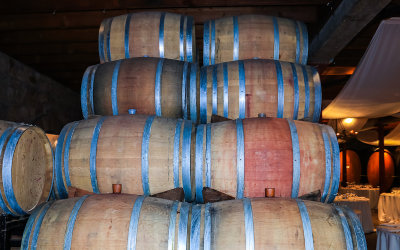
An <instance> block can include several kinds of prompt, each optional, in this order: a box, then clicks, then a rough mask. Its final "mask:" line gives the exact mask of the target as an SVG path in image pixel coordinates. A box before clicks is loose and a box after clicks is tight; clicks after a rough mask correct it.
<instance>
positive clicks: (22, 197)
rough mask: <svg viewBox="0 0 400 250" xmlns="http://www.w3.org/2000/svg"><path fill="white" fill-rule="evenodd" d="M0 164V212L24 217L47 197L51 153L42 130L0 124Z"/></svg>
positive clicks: (27, 126) (50, 182) (25, 126)
mask: <svg viewBox="0 0 400 250" xmlns="http://www.w3.org/2000/svg"><path fill="white" fill-rule="evenodd" d="M0 163H1V171H0V173H1V178H0V213H5V214H10V215H14V216H21V215H26V214H29V213H30V212H31V211H32V210H33V209H34V208H35V207H36V206H37V205H38V204H40V203H43V202H45V201H47V200H48V199H49V198H50V193H51V189H52V183H53V153H52V149H51V144H50V142H49V140H48V139H47V137H46V133H45V132H44V131H43V130H42V129H40V128H38V127H35V126H32V125H26V124H20V123H13V122H6V121H0Z"/></svg>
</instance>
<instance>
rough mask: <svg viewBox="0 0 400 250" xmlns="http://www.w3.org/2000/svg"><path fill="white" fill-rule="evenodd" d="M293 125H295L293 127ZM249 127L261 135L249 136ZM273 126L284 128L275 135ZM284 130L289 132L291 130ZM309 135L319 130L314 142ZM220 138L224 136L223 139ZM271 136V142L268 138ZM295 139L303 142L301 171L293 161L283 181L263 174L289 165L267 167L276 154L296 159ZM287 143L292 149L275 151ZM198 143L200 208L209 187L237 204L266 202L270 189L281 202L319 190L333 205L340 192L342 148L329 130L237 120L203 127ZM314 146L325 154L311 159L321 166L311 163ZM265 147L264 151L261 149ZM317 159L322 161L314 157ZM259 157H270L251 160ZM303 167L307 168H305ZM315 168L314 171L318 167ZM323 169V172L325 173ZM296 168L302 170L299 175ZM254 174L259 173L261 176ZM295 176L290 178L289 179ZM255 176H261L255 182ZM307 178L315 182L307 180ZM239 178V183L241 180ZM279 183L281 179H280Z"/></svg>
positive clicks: (304, 124) (300, 124) (308, 125)
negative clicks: (245, 200) (247, 200)
mask: <svg viewBox="0 0 400 250" xmlns="http://www.w3.org/2000/svg"><path fill="white" fill-rule="evenodd" d="M238 123H242V124H241V126H239V125H238ZM288 124H289V125H290V124H292V125H290V126H288ZM246 127H253V128H256V129H255V131H258V132H255V131H246ZM257 127H258V128H257ZM274 127H275V128H276V127H278V128H282V129H279V130H275V131H274V130H272V128H274ZM296 127H297V129H296ZM284 128H286V130H285V129H284ZM288 128H290V129H288ZM263 129H269V131H266V130H263ZM310 130H311V131H314V134H315V135H313V137H312V139H311V137H310V136H311V134H307V133H308V132H309V131H310ZM239 131H241V133H242V135H241V139H240V140H241V141H242V143H241V144H242V147H243V148H242V152H243V155H244V156H243V159H244V163H242V164H243V165H240V166H239V165H238V162H239V161H238V157H240V154H238V152H239V151H238V149H239V148H240V147H238V146H237V140H238V138H239V136H238V135H239ZM271 131H272V132H271ZM294 131H295V132H294ZM251 133H254V134H255V136H253V137H251ZM218 134H220V136H219V137H218ZM268 134H269V137H270V138H269V139H268V137H266V138H264V137H265V136H267V135H268ZM275 134H276V135H275ZM257 137H259V139H258V140H259V141H257ZM275 137H277V138H278V139H279V140H281V142H279V141H277V140H276V141H275V142H274V141H273V140H272V139H271V138H275ZM286 137H288V138H287V140H286V139H285V140H283V139H282V138H286ZM296 137H297V141H298V143H299V144H298V147H295V148H297V149H298V153H297V154H296V155H297V157H296V162H299V163H298V164H299V165H296V168H295V167H294V165H293V164H294V163H293V162H294V161H293V162H291V161H290V160H288V161H287V162H286V164H285V165H287V166H286V167H285V169H284V171H283V170H282V171H283V172H282V175H281V176H277V177H276V176H275V177H273V176H272V174H268V173H267V172H265V173H262V172H260V171H261V170H262V169H263V171H264V170H265V171H269V170H270V171H276V169H278V168H277V166H279V168H281V169H283V166H284V164H282V163H280V164H279V165H277V163H271V165H268V164H262V162H271V161H272V160H274V161H276V159H273V158H274V157H275V154H274V153H278V154H279V155H280V157H278V158H282V159H289V158H290V159H292V160H293V144H292V140H295V138H296ZM245 138H248V139H245ZM249 138H253V139H254V138H255V143H254V142H252V141H251V140H253V139H249ZM262 141H264V142H262ZM284 141H285V142H290V145H289V143H287V144H288V145H286V147H288V148H286V149H285V148H281V149H279V148H278V147H276V146H274V145H275V144H277V143H278V144H282V143H284ZM193 143H194V144H195V145H196V148H195V150H194V153H195V158H196V162H195V186H196V201H197V202H200V203H201V202H203V201H204V200H207V199H205V198H206V197H203V193H202V191H203V189H204V188H212V189H215V190H217V191H219V192H222V193H225V194H227V195H229V196H231V197H236V198H238V199H240V198H243V197H249V198H254V197H264V195H265V194H264V191H265V190H264V189H265V188H267V187H274V188H275V193H276V195H277V196H278V197H291V198H297V197H300V196H302V195H306V194H309V193H312V192H314V191H316V190H319V191H320V192H321V201H322V202H328V203H331V202H333V200H334V198H335V196H336V194H337V191H338V188H339V178H340V162H339V145H338V143H337V139H336V135H335V133H334V131H333V129H332V128H331V127H330V126H326V125H319V124H313V123H308V122H302V121H292V120H289V119H279V118H249V119H244V120H241V119H237V120H235V121H225V122H219V123H214V124H207V125H205V124H201V125H198V126H197V129H196V138H195V141H193ZM263 143H264V144H263ZM247 144H249V145H253V144H254V145H255V151H254V150H253V151H254V152H253V154H251V153H252V149H251V147H250V146H247ZM314 144H315V145H317V146H314V151H315V150H316V148H322V149H321V150H317V151H316V152H314V153H313V154H312V155H313V157H312V158H314V159H317V158H318V161H317V162H316V163H315V162H314V163H311V162H310V160H307V159H309V154H311V153H309V152H308V150H306V149H307V148H308V147H313V145H314ZM319 144H322V145H319ZM268 145H273V146H268ZM261 146H262V147H263V149H261V148H260V147H261ZM268 147H269V148H268ZM280 147H281V146H280ZM272 152H274V153H272ZM296 152H297V151H296ZM238 155H239V156H238ZM246 155H247V156H246ZM315 155H317V156H318V157H315ZM272 156H274V157H272ZM254 157H265V158H263V159H262V160H261V159H259V160H255V161H251V159H254ZM275 158H276V157H275ZM268 159H269V160H268ZM252 162H253V164H252ZM272 164H273V165H272ZM302 166H308V167H307V168H305V167H302ZM310 166H313V168H311V167H310ZM319 166H324V167H323V168H321V167H319ZM239 169H240V170H239ZM252 169H253V170H252ZM268 169H269V170H268ZM293 169H299V170H297V171H296V174H294V172H293ZM306 169H310V170H312V171H310V170H306ZM248 171H250V172H248ZM251 171H257V173H258V174H256V172H251ZM290 171H291V173H290V174H288V172H290ZM314 172H315V173H314ZM238 173H239V174H238ZM266 173H267V174H266ZM283 173H285V175H283ZM316 173H318V174H319V175H317V174H316ZM253 174H255V175H256V176H255V177H254V176H253ZM262 175H263V176H264V177H263V178H264V180H262V179H260V178H261V177H260V176H262ZM249 176H252V177H249ZM270 176H271V177H270ZM283 176H286V177H287V178H286V179H285V180H286V182H287V183H286V182H285V181H283V180H282V177H283ZM311 176H312V178H311ZM318 176H319V177H318ZM307 177H310V178H311V179H310V180H307ZM238 178H240V180H239V179H238ZM254 178H256V179H257V178H258V180H255V179H254ZM276 178H279V179H278V180H277V179H276ZM315 179H316V180H315ZM294 180H297V181H296V182H295V183H298V184H297V185H294V184H293V181H294ZM257 183H258V184H257ZM285 183H286V184H285ZM260 184H261V186H260ZM289 184H290V185H289ZM257 185H258V187H257ZM246 190H247V191H246Z"/></svg>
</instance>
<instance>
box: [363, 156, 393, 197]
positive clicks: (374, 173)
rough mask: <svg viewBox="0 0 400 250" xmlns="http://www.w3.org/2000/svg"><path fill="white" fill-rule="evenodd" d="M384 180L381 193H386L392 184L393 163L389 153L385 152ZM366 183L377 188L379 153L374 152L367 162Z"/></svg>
mask: <svg viewBox="0 0 400 250" xmlns="http://www.w3.org/2000/svg"><path fill="white" fill-rule="evenodd" d="M384 159H385V178H384V183H383V191H384V192H385V191H388V190H389V189H390V187H391V186H392V183H393V176H394V161H393V158H392V156H391V155H390V153H389V151H387V150H385V153H384ZM367 177H368V183H369V184H371V185H373V186H379V152H378V151H377V152H374V153H373V154H372V155H371V156H370V157H369V160H368V165H367Z"/></svg>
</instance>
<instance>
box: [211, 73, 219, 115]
mask: <svg viewBox="0 0 400 250" xmlns="http://www.w3.org/2000/svg"><path fill="white" fill-rule="evenodd" d="M212 114H213V115H216V114H218V73H217V66H213V67H212Z"/></svg>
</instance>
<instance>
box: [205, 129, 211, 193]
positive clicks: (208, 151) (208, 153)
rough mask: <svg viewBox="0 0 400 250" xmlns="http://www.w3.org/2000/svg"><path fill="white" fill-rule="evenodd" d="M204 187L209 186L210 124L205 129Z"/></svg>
mask: <svg viewBox="0 0 400 250" xmlns="http://www.w3.org/2000/svg"><path fill="white" fill-rule="evenodd" d="M206 187H211V124H210V123H208V124H207V131H206Z"/></svg>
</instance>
